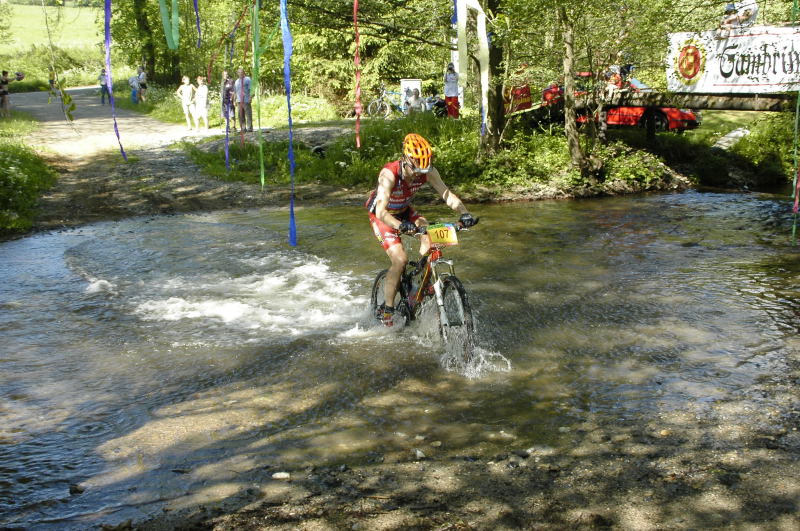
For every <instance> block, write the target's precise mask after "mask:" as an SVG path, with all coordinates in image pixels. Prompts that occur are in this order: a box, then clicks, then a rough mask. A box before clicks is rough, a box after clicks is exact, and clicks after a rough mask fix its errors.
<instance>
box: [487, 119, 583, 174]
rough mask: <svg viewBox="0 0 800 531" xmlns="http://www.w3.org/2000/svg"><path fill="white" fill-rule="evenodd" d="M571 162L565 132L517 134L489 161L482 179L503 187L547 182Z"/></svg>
mask: <svg viewBox="0 0 800 531" xmlns="http://www.w3.org/2000/svg"><path fill="white" fill-rule="evenodd" d="M570 165H571V161H570V157H569V150H568V149H567V143H566V139H565V137H564V136H563V135H561V134H557V135H551V134H547V133H542V132H532V133H527V134H526V133H517V134H516V135H514V136H513V137H512V138H511V139H510V140H509V141H508V143H507V149H505V150H503V151H501V152H500V153H498V154H497V155H496V156H495V157H493V158H491V159H490V160H488V161H487V162H486V166H485V168H484V171H483V179H484V181H486V182H487V183H491V184H495V185H500V186H529V185H530V184H532V183H548V182H550V180H551V179H552V178H553V177H554V175H555V174H556V173H558V172H559V170H560V169H562V168H563V169H568V168H569V167H570Z"/></svg>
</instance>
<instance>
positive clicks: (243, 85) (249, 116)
mask: <svg viewBox="0 0 800 531" xmlns="http://www.w3.org/2000/svg"><path fill="white" fill-rule="evenodd" d="M236 73H237V74H238V77H237V79H236V82H235V83H234V84H233V94H234V97H235V98H236V108H237V109H239V127H240V128H241V130H242V131H252V130H253V107H252V106H251V104H250V83H251V81H250V78H249V77H248V76H246V75H244V69H243V68H240V69H238V70H237V71H236Z"/></svg>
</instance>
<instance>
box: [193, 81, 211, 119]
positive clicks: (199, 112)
mask: <svg viewBox="0 0 800 531" xmlns="http://www.w3.org/2000/svg"><path fill="white" fill-rule="evenodd" d="M193 108H194V112H193V115H194V128H195V129H197V130H198V131H199V130H200V121H201V120H202V121H204V122H205V127H204V128H205V129H208V85H206V78H204V77H203V76H197V89H195V91H194V105H193Z"/></svg>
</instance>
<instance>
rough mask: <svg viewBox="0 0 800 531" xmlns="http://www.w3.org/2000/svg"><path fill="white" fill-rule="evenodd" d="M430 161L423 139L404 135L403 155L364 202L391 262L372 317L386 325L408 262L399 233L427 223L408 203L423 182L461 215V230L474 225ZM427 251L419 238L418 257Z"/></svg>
mask: <svg viewBox="0 0 800 531" xmlns="http://www.w3.org/2000/svg"><path fill="white" fill-rule="evenodd" d="M432 159H433V150H432V149H431V145H430V144H429V143H428V141H427V140H425V139H424V138H423V137H421V136H420V135H418V134H414V133H411V134H408V135H406V137H405V139H404V140H403V156H402V157H401V158H400V159H399V160H395V161H392V162H389V163H388V164H386V165H385V166H384V167H383V169H381V171H380V173H379V174H378V186H377V187H376V188H375V190H373V191H372V193H371V194H370V196H369V199H368V200H367V203H366V207H367V209H368V210H369V221H370V224H371V225H372V230H373V232H374V233H375V236H376V237H377V238H378V241H380V242H381V245H382V246H383V248H384V250H385V251H386V254H387V255H389V260H391V266H389V272H388V273H387V274H386V283H385V288H384V289H385V292H384V296H385V300H386V301H387V303H386V304H382V305H381V306H380V308H378V315H376V317H377V318H378V319H380V320H381V321H382V322H383V324H384V325H386V326H392V325H393V324H394V307H393V306H391V305H390V303H391V302H393V301H394V297H395V294H396V293H397V286H398V284H399V283H400V276H401V275H402V274H403V270H404V269H405V267H406V263H408V257H407V256H406V252H405V249H403V246H402V245H401V242H400V234H414V233H415V232H416V230H417V227H426V226H427V225H428V221H427V220H426V219H425V218H424V217H422V216H420V215H419V214H418V213H417V212H416V211H415V210H414V207H413V206H411V200H412V199H413V197H414V194H416V193H417V191H418V190H419V189H420V187H422V185H424V184H425V183H428V184H430V185H431V186H432V187H433V189H434V190H436V192H437V193H438V194H439V196H441V198H442V200H443V201H444V202H445V203H446V204H447V206H449V207H450V208H452V209H453V210H455V211H457V212H459V213H460V214H461V217H460V218H459V221H461V223H462V224H463V225H464V226H465V227H471V226H473V225H474V224H475V219H474V218H473V217H472V215H470V213H469V212H467V208H466V207H465V206H464V203H462V202H461V200H460V199H459V198H458V197H457V196H456V194H454V193H453V192H451V191H450V190H449V189H448V188H447V186H446V185H445V184H444V182H442V178H441V176H440V175H439V172H438V171H437V170H436V168H435V167H434V166H433V165H432V164H431V161H432ZM429 248H430V241H429V239H428V237H427V236H424V235H423V236H422V238H421V240H420V250H419V252H420V254H421V255H423V256H425V254H426V253H427V252H428V250H429Z"/></svg>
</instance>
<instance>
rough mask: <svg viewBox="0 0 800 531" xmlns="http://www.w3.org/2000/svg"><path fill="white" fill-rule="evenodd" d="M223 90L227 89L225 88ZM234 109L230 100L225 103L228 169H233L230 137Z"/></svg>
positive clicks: (226, 164) (226, 160) (226, 165)
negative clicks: (229, 145)
mask: <svg viewBox="0 0 800 531" xmlns="http://www.w3.org/2000/svg"><path fill="white" fill-rule="evenodd" d="M223 86H224V85H223ZM223 90H225V89H224V88H223ZM224 97H225V96H224V95H223V98H224ZM232 110H233V106H232V105H231V104H230V102H228V103H226V104H225V168H227V169H228V171H230V170H231V156H230V152H229V148H228V144H229V142H230V141H229V140H228V139H229V138H230V130H231V112H232Z"/></svg>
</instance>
